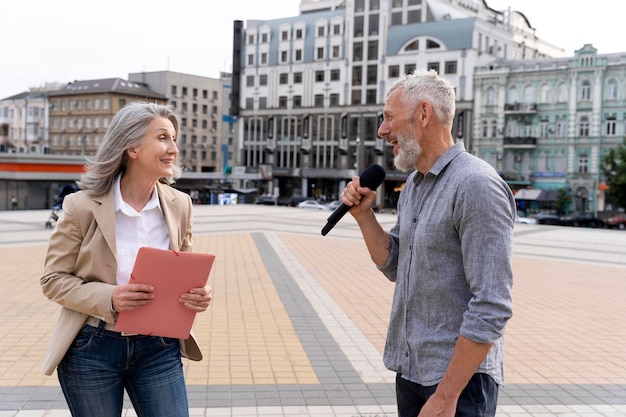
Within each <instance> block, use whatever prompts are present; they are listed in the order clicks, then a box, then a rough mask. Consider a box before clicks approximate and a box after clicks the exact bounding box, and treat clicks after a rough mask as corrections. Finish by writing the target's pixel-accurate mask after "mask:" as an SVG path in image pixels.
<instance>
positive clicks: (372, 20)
mask: <svg viewBox="0 0 626 417" xmlns="http://www.w3.org/2000/svg"><path fill="white" fill-rule="evenodd" d="M378 20H379V19H378V13H374V14H370V17H369V28H368V29H369V31H368V33H369V35H370V36H376V35H378Z"/></svg>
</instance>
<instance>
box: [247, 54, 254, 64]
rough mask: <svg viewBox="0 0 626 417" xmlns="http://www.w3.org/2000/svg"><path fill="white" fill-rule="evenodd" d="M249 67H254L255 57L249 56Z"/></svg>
mask: <svg viewBox="0 0 626 417" xmlns="http://www.w3.org/2000/svg"><path fill="white" fill-rule="evenodd" d="M248 65H254V55H252V54H249V55H248Z"/></svg>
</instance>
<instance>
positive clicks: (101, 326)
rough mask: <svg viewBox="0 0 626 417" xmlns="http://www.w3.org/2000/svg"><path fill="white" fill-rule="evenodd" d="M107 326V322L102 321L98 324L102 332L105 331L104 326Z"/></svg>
mask: <svg viewBox="0 0 626 417" xmlns="http://www.w3.org/2000/svg"><path fill="white" fill-rule="evenodd" d="M106 325H107V322H106V321H104V320H100V323H98V329H100V330H104V326H106Z"/></svg>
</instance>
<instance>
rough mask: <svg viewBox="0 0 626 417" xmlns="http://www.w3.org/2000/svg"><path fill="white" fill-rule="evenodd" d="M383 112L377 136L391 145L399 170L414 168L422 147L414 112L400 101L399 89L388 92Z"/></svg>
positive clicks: (395, 163) (394, 161) (400, 93)
mask: <svg viewBox="0 0 626 417" xmlns="http://www.w3.org/2000/svg"><path fill="white" fill-rule="evenodd" d="M383 114H384V119H383V123H382V124H381V125H380V127H379V129H378V136H380V137H384V138H386V140H387V142H388V143H390V144H391V145H393V154H394V160H393V163H394V165H395V166H396V168H398V169H399V170H401V171H409V170H411V169H414V168H415V167H416V165H417V159H418V158H419V157H420V155H421V154H422V148H421V146H420V144H419V132H418V126H417V125H416V122H415V120H414V112H412V111H410V110H407V108H406V106H405V105H404V103H403V102H402V91H401V90H399V89H398V90H394V91H392V92H391V94H389V96H388V97H387V101H386V103H385V109H384V111H383Z"/></svg>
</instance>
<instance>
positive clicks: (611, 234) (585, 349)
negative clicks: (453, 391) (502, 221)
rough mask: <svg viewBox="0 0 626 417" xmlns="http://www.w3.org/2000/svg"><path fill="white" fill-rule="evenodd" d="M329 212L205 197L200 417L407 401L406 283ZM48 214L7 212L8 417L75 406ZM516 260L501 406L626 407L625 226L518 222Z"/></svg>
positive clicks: (3, 281) (1, 400) (588, 410)
mask: <svg viewBox="0 0 626 417" xmlns="http://www.w3.org/2000/svg"><path fill="white" fill-rule="evenodd" d="M329 214H330V212H323V211H316V210H309V209H299V208H291V207H272V206H255V205H235V206H196V207H195V222H194V245H193V249H194V251H196V252H210V253H214V254H216V261H215V265H214V268H213V271H212V272H211V275H210V277H209V282H210V284H211V285H212V286H213V289H214V301H213V304H212V306H211V307H210V309H209V310H208V311H207V312H205V313H202V314H199V315H198V316H197V318H196V321H195V323H194V332H195V334H196V336H197V337H198V339H199V343H200V346H201V348H202V350H203V354H204V360H203V361H201V362H191V361H187V360H184V366H185V375H186V381H187V385H188V392H189V402H190V413H191V415H192V416H224V417H226V416H229V417H230V416H237V417H249V416H250V417H251V416H263V417H273V416H276V417H279V416H280V417H283V416H298V417H306V416H311V417H383V416H386V417H392V416H394V417H395V416H397V413H396V407H395V391H394V383H393V380H394V374H393V373H392V372H390V371H388V370H386V369H385V368H384V366H383V364H382V350H383V346H384V341H385V334H386V326H387V320H388V315H389V311H390V306H391V298H392V293H393V284H392V283H391V282H388V281H387V280H386V279H385V278H384V277H383V275H382V274H380V273H379V272H378V271H377V270H376V268H375V267H374V265H373V264H372V263H371V261H370V260H369V256H368V254H367V250H366V248H365V245H364V243H363V241H362V240H361V238H360V234H359V231H358V228H357V226H356V223H355V222H354V220H353V219H352V218H351V217H350V216H349V215H348V216H346V217H345V218H344V219H342V220H341V222H339V224H337V226H336V227H335V228H334V229H333V230H331V231H330V233H328V235H327V236H325V237H324V236H321V234H320V231H321V228H322V227H323V226H324V225H325V224H326V218H327V217H328V215H329ZM49 215H50V212H49V211H46V210H34V211H5V212H0V333H1V334H2V339H0V417H43V416H47V417H52V416H54V417H68V416H70V414H69V411H68V410H67V406H66V404H65V401H64V399H63V395H62V394H61V390H60V388H59V384H58V381H57V378H56V375H53V376H50V377H48V376H45V375H43V374H42V373H41V372H40V366H41V360H42V357H43V354H44V351H45V349H46V346H47V341H48V339H49V336H50V332H51V330H52V328H53V325H54V322H55V320H56V317H57V314H58V306H57V305H55V304H54V303H52V302H50V301H48V300H47V299H46V298H45V297H44V296H43V295H42V293H41V288H40V285H39V277H40V276H41V272H42V268H43V259H44V256H45V251H46V244H47V239H48V236H49V235H50V229H46V228H45V227H44V224H45V222H46V220H47V219H48V217H49ZM377 216H378V217H379V220H380V221H381V222H382V223H383V225H384V226H385V227H386V228H389V227H391V226H392V225H393V223H394V221H395V216H394V215H393V214H391V213H382V214H378V215H377ZM513 267H514V273H515V281H514V287H513V297H514V317H513V318H512V319H511V321H510V322H509V325H508V327H507V332H506V343H505V345H506V348H505V361H506V363H505V374H506V380H507V385H506V386H505V387H504V388H502V389H501V391H500V401H499V407H498V417H527V416H535V417H549V416H559V417H565V416H572V417H573V416H577V417H583V416H584V417H595V416H604V417H609V416H614V417H617V416H626V325H625V324H624V321H625V320H626V232H624V231H618V230H595V229H582V228H581V229H579V228H570V227H559V226H543V225H521V224H520V225H516V229H515V244H514V259H513ZM125 415H127V416H134V415H135V414H134V412H133V411H132V408H131V407H130V406H129V405H128V406H127V410H126V411H125Z"/></svg>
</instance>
